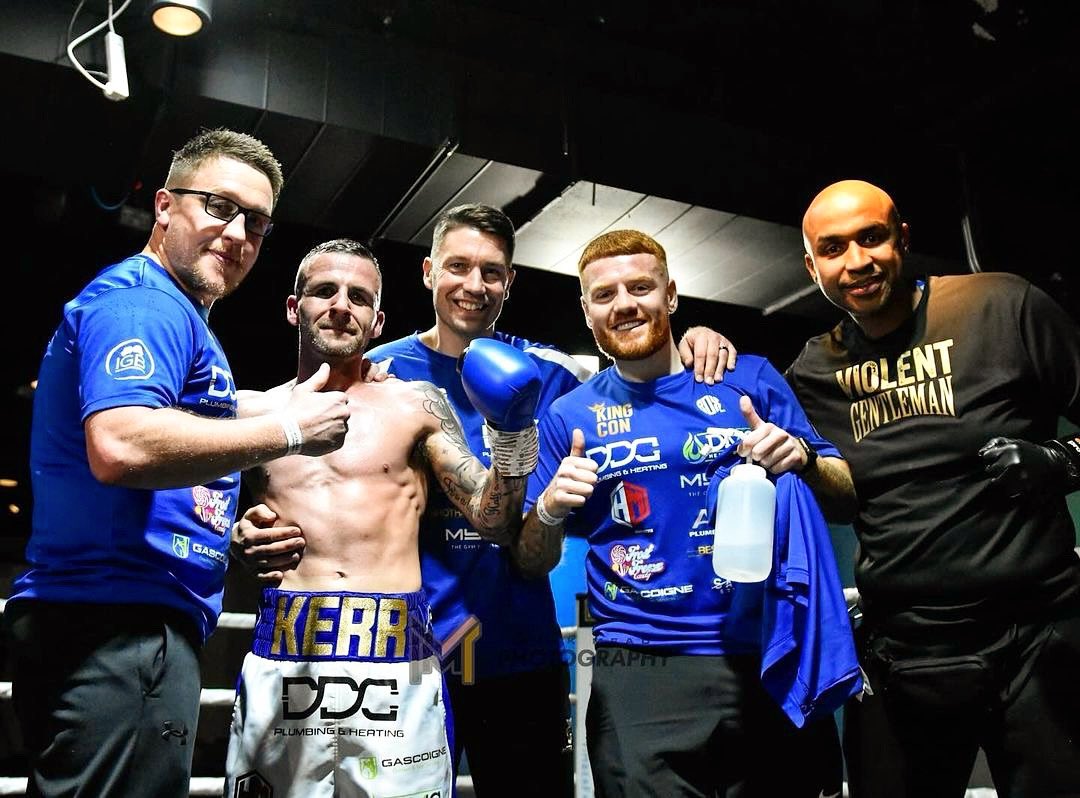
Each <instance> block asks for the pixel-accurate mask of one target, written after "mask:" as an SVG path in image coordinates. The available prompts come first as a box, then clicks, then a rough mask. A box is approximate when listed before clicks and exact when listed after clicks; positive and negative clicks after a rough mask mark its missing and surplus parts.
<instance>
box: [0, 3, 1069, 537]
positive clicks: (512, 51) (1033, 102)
mask: <svg viewBox="0 0 1080 798" xmlns="http://www.w3.org/2000/svg"><path fill="white" fill-rule="evenodd" d="M119 4H120V3H119V0H117V5H119ZM76 5H78V4H77V3H76V2H75V0H5V2H4V3H3V4H2V5H0V76H2V78H3V83H2V86H3V87H2V88H0V98H2V100H3V102H2V105H0V108H2V109H3V112H4V115H5V117H6V118H5V119H4V120H3V122H2V124H3V129H4V142H5V146H4V147H3V148H0V178H3V179H4V181H5V189H6V190H5V191H4V192H0V196H3V200H2V202H3V212H4V216H3V218H4V219H5V220H6V225H5V240H6V242H7V244H8V252H9V257H10V261H9V265H10V271H9V274H10V276H11V277H12V278H14V279H12V281H11V283H10V284H11V286H12V287H13V289H14V291H13V292H12V294H13V295H12V296H11V297H10V298H9V312H8V314H6V316H7V321H6V322H5V323H6V325H7V327H6V329H5V330H4V333H3V334H4V340H5V341H7V342H8V344H7V347H8V348H9V354H10V357H9V364H10V368H9V372H8V377H7V379H6V380H5V382H4V383H3V385H0V389H2V391H3V399H2V404H0V410H2V411H3V412H5V413H6V415H7V418H8V419H9V429H8V430H7V431H5V433H3V436H0V446H2V448H3V454H0V468H3V469H6V470H5V473H4V474H0V477H2V476H5V475H6V474H7V473H9V472H10V473H12V474H14V475H16V476H18V478H19V479H20V481H21V482H22V483H23V486H21V487H20V488H18V489H15V490H13V491H11V493H10V496H11V497H12V498H11V500H10V503H18V504H20V505H21V506H22V507H23V512H22V513H20V514H19V515H18V516H16V515H12V514H10V513H6V514H5V512H4V506H6V505H7V504H8V503H9V502H8V501H4V502H3V503H2V504H0V518H4V519H6V520H5V521H4V523H5V524H7V526H4V527H0V538H3V537H5V535H6V536H8V537H11V536H19V535H22V534H25V528H26V525H27V517H26V512H25V511H26V509H28V494H27V493H25V492H24V490H23V489H24V487H25V457H26V453H25V449H26V440H25V439H26V429H27V424H28V419H29V402H28V400H27V399H26V397H25V396H24V395H22V393H20V391H21V389H20V386H22V385H24V384H25V383H26V382H27V381H28V380H29V379H31V378H32V377H33V375H34V372H35V371H36V367H37V363H38V360H39V359H40V355H41V351H42V349H43V347H44V344H45V342H46V341H47V339H48V336H49V334H50V333H51V330H52V328H53V327H54V326H55V324H56V321H57V320H58V318H59V313H60V307H61V305H62V303H63V302H64V301H65V300H66V299H68V298H70V296H71V295H73V294H74V292H75V291H77V290H78V288H79V287H80V285H81V284H82V283H83V282H85V281H86V279H88V278H89V277H90V276H91V275H92V273H93V272H94V271H95V270H96V269H97V268H100V266H102V265H104V264H105V263H107V262H109V261H110V260H111V259H116V258H119V257H122V256H123V255H125V254H127V253H128V252H130V251H132V250H133V249H137V248H139V247H141V245H142V243H143V242H144V240H145V235H146V230H147V226H148V217H146V216H145V211H146V209H148V208H149V207H150V205H151V200H152V196H153V192H154V190H155V189H156V188H157V186H158V185H159V184H160V182H161V180H162V179H163V177H164V173H165V171H166V168H167V164H168V160H169V157H170V153H171V149H172V148H174V147H176V146H177V145H178V144H180V143H181V142H182V141H184V140H185V139H186V138H188V137H189V136H190V135H192V134H193V133H194V132H195V131H197V130H198V129H199V128H200V127H208V126H218V125H226V126H231V127H235V128H237V129H243V130H247V131H250V132H253V133H255V134H256V135H258V136H259V137H260V138H262V139H263V140H264V141H266V142H267V144H269V145H270V146H271V148H272V149H273V150H274V151H275V152H276V154H277V155H278V157H279V159H280V160H281V161H282V163H283V164H284V166H285V170H286V188H285V192H284V194H283V195H282V200H281V203H280V205H279V208H278V210H277V212H276V214H275V216H276V218H277V219H278V221H279V227H278V230H279V231H280V232H277V231H275V234H274V237H273V238H272V239H271V242H270V243H269V244H268V245H267V247H266V249H265V250H264V254H263V256H262V259H261V260H260V264H259V268H258V269H257V270H256V272H255V273H254V274H253V276H252V278H250V279H249V281H248V285H245V287H244V288H243V289H241V291H240V292H238V294H237V296H236V297H235V298H232V299H230V300H228V302H227V303H223V305H222V309H221V310H220V311H216V312H215V319H214V321H215V325H216V326H217V327H218V329H219V331H220V334H221V337H222V339H223V340H224V341H225V345H226V349H227V350H228V351H229V352H230V358H231V359H232V360H233V365H234V369H235V371H236V372H237V375H238V381H239V382H240V383H241V384H245V382H246V383H247V384H255V385H266V384H269V383H270V382H272V381H274V380H278V379H284V378H286V377H287V376H288V374H289V369H290V366H291V365H292V361H291V355H290V356H286V357H281V356H280V353H281V352H282V351H283V350H282V347H284V351H285V352H289V351H290V350H291V346H292V345H293V344H292V342H291V338H290V332H289V331H288V330H287V329H286V328H284V326H283V325H282V324H280V323H279V322H278V321H277V319H276V316H277V314H278V311H277V308H279V307H281V304H282V302H283V299H284V296H285V295H286V294H287V293H288V286H289V283H290V281H291V270H292V268H293V265H294V264H295V263H296V261H297V260H298V258H299V256H300V255H301V254H302V253H303V252H304V251H305V250H306V249H307V248H308V247H310V246H311V244H313V243H315V242H316V241H318V240H321V239H324V238H328V237H332V236H338V235H349V236H352V237H356V238H362V239H368V238H371V239H374V241H375V245H376V251H377V252H378V253H379V255H380V258H381V259H382V260H383V263H384V267H387V266H388V267H389V268H388V277H387V291H388V302H389V305H388V307H387V310H388V315H389V317H390V319H391V323H390V324H389V325H388V334H393V335H397V334H402V333H405V332H409V331H411V330H412V329H414V328H417V327H423V326H426V325H427V323H428V321H429V316H430V311H429V310H427V309H426V308H427V307H428V306H427V305H426V302H427V301H428V300H426V299H425V297H424V295H423V292H422V289H421V287H420V286H419V280H418V279H417V275H416V270H417V268H418V263H419V258H421V257H422V255H423V251H422V245H423V243H424V241H425V236H426V235H428V230H429V223H430V220H431V218H432V216H433V215H434V214H435V213H437V212H438V211H439V210H440V209H441V208H442V207H444V206H445V205H446V204H447V203H448V202H450V201H453V200H454V198H456V197H460V196H463V192H465V193H467V191H468V189H469V186H470V185H475V184H476V181H477V179H478V175H479V174H480V172H481V170H482V167H483V166H484V165H488V164H495V165H497V166H500V167H501V168H502V171H501V172H497V174H501V175H509V176H510V177H506V178H502V179H500V180H494V179H489V180H488V181H487V182H486V183H484V184H483V185H484V189H483V190H484V191H485V192H487V194H485V198H487V199H488V201H489V202H492V203H493V204H499V205H502V206H503V207H504V208H505V209H506V210H507V212H508V213H509V214H510V215H511V217H512V218H513V219H514V221H515V223H516V224H518V225H519V226H524V225H527V223H529V222H530V221H531V220H533V219H534V218H536V217H537V215H538V214H539V213H540V212H541V211H542V210H543V209H544V208H545V207H548V206H549V205H550V204H551V203H552V202H553V201H554V200H556V199H557V198H559V197H560V196H561V195H562V194H563V193H564V192H566V190H567V189H568V187H570V186H572V185H574V184H575V183H578V182H580V181H594V182H596V183H598V184H601V185H606V186H613V187H617V188H619V189H625V190H628V191H633V192H640V193H641V194H643V195H649V196H654V197H660V198H667V199H670V200H677V201H679V202H683V203H688V204H691V205H694V206H701V207H703V208H708V209H716V210H719V211H724V212H726V213H729V214H738V215H742V216H746V217H752V218H753V219H757V220H763V221H765V222H770V223H776V224H778V225H786V226H795V225H797V224H798V221H799V219H800V217H801V213H802V209H803V207H804V206H805V204H806V202H807V200H808V199H809V198H810V197H811V196H812V195H813V194H814V193H815V192H816V191H817V190H818V189H820V188H821V187H822V186H823V185H825V184H827V183H829V182H831V181H832V180H835V179H839V178H842V177H862V178H865V179H869V180H872V181H875V182H878V183H879V184H881V185H883V186H884V187H886V188H887V189H889V190H890V192H891V193H892V194H893V196H894V197H895V198H896V199H897V201H898V203H899V205H900V208H901V210H902V212H903V213H904V215H905V217H906V218H907V219H908V221H909V222H910V223H911V224H912V227H913V230H914V234H915V247H916V249H917V250H918V251H919V252H921V253H923V254H924V255H925V256H932V258H934V259H935V260H933V261H932V262H933V263H936V264H946V266H943V267H942V268H943V269H945V268H949V267H948V264H954V265H955V267H956V268H957V269H961V270H962V269H966V268H967V264H968V263H969V261H970V259H971V258H972V257H975V258H977V260H978V262H979V264H980V265H981V267H982V268H984V269H987V270H994V269H1002V270H1009V271H1016V272H1019V273H1022V274H1025V275H1027V276H1028V277H1030V278H1031V279H1033V280H1035V281H1037V282H1039V283H1040V284H1042V285H1044V286H1046V287H1048V288H1049V289H1050V290H1051V291H1052V292H1053V293H1054V294H1055V295H1056V296H1058V298H1059V299H1060V300H1061V301H1062V302H1063V303H1064V304H1066V305H1067V306H1068V307H1070V309H1071V310H1073V312H1074V313H1076V312H1077V309H1078V307H1080V303H1078V300H1077V296H1078V294H1080V289H1078V288H1077V278H1076V276H1075V275H1074V272H1075V268H1074V267H1073V263H1072V261H1073V260H1074V259H1075V254H1074V252H1073V251H1072V250H1071V249H1070V248H1069V247H1068V246H1067V245H1066V244H1065V241H1067V240H1068V239H1067V231H1068V230H1070V229H1073V228H1074V227H1075V225H1076V220H1077V218H1078V216H1080V214H1078V211H1080V200H1078V199H1077V192H1076V185H1077V178H1080V156H1078V155H1077V153H1076V141H1077V139H1078V133H1080V103H1078V102H1077V98H1078V97H1080V92H1078V89H1080V58H1078V57H1077V55H1076V41H1077V34H1078V32H1080V24H1078V22H1080V11H1078V9H1077V6H1078V5H1080V4H1077V3H1073V2H1067V1H1063V0H1027V1H1024V2H1019V1H1018V0H978V1H977V2H976V0H921V1H915V0H906V1H903V2H901V1H900V0H897V1H896V2H890V0H859V2H851V1H850V0H803V2H795V0H731V1H727V2H720V0H696V1H692V0H685V1H684V2H679V0H671V1H669V2H664V3H661V2H651V1H649V0H591V1H590V0H583V1H582V2H570V0H562V1H561V2H534V3H519V2H510V1H509V0H447V1H446V2H435V0H427V1H426V2H424V1H422V0H381V1H378V2H368V1H366V0H354V1H353V2H345V1H343V0H310V1H309V2H295V0H218V2H217V3H216V4H215V5H216V8H215V11H214V20H213V23H212V25H211V26H210V28H209V29H207V30H206V31H205V32H203V33H202V34H200V35H198V36H196V37H193V38H192V39H190V40H174V39H169V38H168V37H165V36H163V35H162V34H160V33H158V32H157V31H155V30H153V29H152V27H151V26H150V24H149V22H148V20H147V19H146V16H145V5H146V2H145V0H134V2H133V3H132V5H131V6H130V7H129V8H128V9H127V10H126V11H125V12H124V14H123V15H122V16H121V17H120V18H119V19H118V21H117V23H116V29H117V31H118V32H119V33H121V34H122V35H123V37H124V40H125V44H126V49H127V68H128V76H129V81H130V84H131V96H130V98H129V99H127V100H125V101H122V102H113V101H110V100H108V99H106V98H105V97H104V96H103V95H102V93H101V91H100V90H99V89H97V88H95V87H93V86H91V85H90V84H89V83H88V82H87V81H86V80H85V79H84V78H83V77H81V76H80V75H78V74H77V73H76V72H75V70H74V69H72V68H71V66H70V64H69V62H68V60H67V56H66V55H65V53H64V50H65V45H66V42H67V40H68V28H69V25H70V24H71V21H72V15H73V12H74V11H75V8H76ZM105 8H106V3H105V2H103V0H88V2H85V3H84V4H83V5H82V8H81V10H80V13H79V15H78V17H77V19H75V21H74V25H73V29H74V31H75V32H76V33H78V32H81V31H84V30H86V29H88V28H89V27H91V26H92V25H94V24H96V23H97V22H99V21H101V20H102V19H103V18H104V12H105ZM79 55H80V57H81V59H82V60H83V62H84V63H86V64H87V65H88V66H97V67H98V68H101V66H103V64H104V58H103V54H102V51H101V48H100V46H99V45H98V44H97V43H94V44H92V45H88V46H86V47H83V48H80V50H79ZM478 165H479V166H478ZM488 174H489V177H490V174H495V173H494V172H491V173H488ZM522 175H530V176H531V177H529V179H528V180H524V179H523V178H522ZM965 219H966V220H967V225H968V231H969V244H970V246H969V247H968V248H967V249H965V245H964V239H963V237H962V234H961V231H962V223H963V221H964V220H965ZM791 268H793V269H798V268H799V264H798V263H797V261H796V262H795V263H793V264H791ZM399 274H400V276H398V275H399ZM527 279H528V280H529V281H530V289H529V296H528V298H526V300H525V301H523V299H522V298H521V294H520V293H519V294H518V298H517V299H516V300H515V301H512V302H511V303H510V307H509V308H508V311H507V315H506V318H505V319H504V321H505V322H506V325H505V326H506V327H507V328H509V329H512V330H514V331H515V332H520V333H523V334H526V335H529V336H531V337H536V338H540V339H543V340H549V341H553V342H555V343H559V344H560V345H562V346H564V347H565V348H571V347H585V348H587V347H588V345H589V340H588V337H587V335H586V333H585V331H584V327H583V326H582V325H580V324H579V323H578V320H577V317H576V315H574V316H572V317H570V318H572V319H573V320H572V321H571V322H565V319H566V318H568V316H567V315H566V314H552V313H551V312H550V307H551V306H556V305H559V303H564V304H563V305H562V306H563V307H565V303H567V302H571V301H573V293H574V286H573V281H572V280H571V279H570V278H567V277H565V276H562V275H556V274H550V273H546V272H539V271H537V272H535V273H529V276H528V278H527ZM544 300H546V301H544ZM515 303H516V304H515ZM689 305H690V307H689V308H688V309H686V310H680V313H682V314H684V317H683V321H684V323H689V322H691V321H709V322H710V323H711V324H712V325H713V326H716V327H718V328H720V329H722V330H724V331H725V332H727V333H728V334H729V335H731V336H732V337H733V338H736V340H737V342H740V343H742V345H743V348H745V349H747V350H756V351H764V352H765V353H766V354H770V355H771V356H774V357H775V358H777V359H782V358H784V357H788V356H790V354H791V353H792V347H793V346H797V344H798V341H801V340H802V339H803V338H805V336H806V335H807V334H808V333H809V332H814V331H816V330H818V329H820V328H822V327H823V326H825V324H826V323H827V322H828V320H830V319H831V318H832V315H831V313H832V311H831V309H829V308H828V307H827V306H825V305H824V303H823V301H821V300H820V299H819V298H817V297H815V296H811V297H808V298H806V299H805V300H802V301H800V302H799V303H795V305H793V306H792V307H791V308H790V310H791V311H792V313H791V314H778V315H776V316H771V317H767V318H766V317H763V316H762V315H761V313H760V311H759V310H758V309H755V308H749V307H738V306H732V305H724V304H720V303H710V302H705V301H700V302H696V303H694V302H692V303H689ZM20 306H21V307H20ZM268 308H273V309H274V310H273V311H272V312H271V311H269V310H268ZM16 313H18V314H19V316H18V320H16ZM268 314H269V315H270V318H267V316H268ZM553 318H561V319H563V320H564V321H563V323H562V326H559V325H555V324H553V323H552V319H553ZM567 325H570V327H572V329H570V328H568V327H567ZM271 328H273V329H271ZM781 365H782V363H781ZM5 495H7V494H5Z"/></svg>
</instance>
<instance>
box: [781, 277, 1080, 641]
mask: <svg viewBox="0 0 1080 798" xmlns="http://www.w3.org/2000/svg"><path fill="white" fill-rule="evenodd" d="M786 376H787V378H788V380H789V381H790V383H791V385H792V387H793V388H794V390H795V393H796V394H797V395H798V397H799V401H800V402H801V403H802V405H803V407H804V408H805V410H806V413H807V415H808V416H809V417H810V419H811V421H812V422H813V423H814V425H815V426H816V427H817V428H818V429H819V430H820V431H821V433H822V434H823V435H824V437H826V438H828V439H829V440H831V441H833V442H834V443H835V444H836V446H837V447H838V448H839V449H840V451H841V452H842V453H843V455H844V457H845V459H846V460H847V461H848V463H849V464H850V466H851V470H852V474H853V476H854V479H855V489H856V493H857V494H858V497H859V515H858V518H857V519H856V521H855V524H854V527H855V532H856V535H857V537H858V541H859V549H858V553H857V555H856V563H855V576H856V584H857V585H858V587H859V591H860V593H861V594H862V596H863V598H864V600H865V601H866V602H867V610H868V611H869V610H874V611H875V612H878V613H879V614H884V615H886V616H888V615H897V616H911V617H912V618H913V619H915V620H916V622H918V623H935V622H937V621H939V620H940V621H942V622H945V623H948V622H951V621H952V620H955V619H959V618H962V617H969V616H970V615H971V614H972V613H973V612H976V613H977V612H978V608H980V607H984V608H986V609H987V611H991V612H997V611H998V609H999V608H1001V607H1009V606H1016V605H1019V604H1025V605H1030V603H1031V602H1035V603H1037V604H1043V605H1047V606H1052V605H1056V604H1060V603H1063V602H1066V601H1069V602H1070V603H1071V601H1072V600H1074V599H1076V598H1077V597H1078V595H1080V560H1078V558H1077V557H1076V555H1075V553H1074V552H1073V547H1074V545H1075V540H1076V538H1075V532H1074V530H1073V524H1072V520H1071V518H1070V516H1069V514H1068V510H1067V507H1066V504H1065V500H1064V498H1063V497H1057V496H1052V497H1046V496H1044V497H1040V498H1033V499H1011V498H1009V497H1008V496H1004V495H1001V493H1000V491H995V490H994V489H993V488H991V487H990V485H989V479H988V477H987V475H986V474H985V472H984V470H983V468H982V464H981V463H980V461H979V459H978V456H977V452H978V451H979V449H980V447H982V445H983V444H985V443H986V441H987V440H989V439H990V438H992V437H994V436H998V435H1001V436H1005V437H1010V438H1022V439H1025V440H1029V441H1035V442H1041V441H1045V440H1047V439H1049V438H1052V437H1054V434H1055V432H1056V429H1057V422H1058V417H1059V416H1061V415H1064V416H1066V417H1068V418H1069V419H1070V420H1072V421H1074V422H1075V421H1076V420H1077V419H1078V418H1080V328H1078V327H1077V325H1076V324H1075V323H1074V322H1073V321H1072V319H1071V318H1069V316H1068V315H1067V314H1066V313H1065V311H1063V310H1062V309H1061V308H1060V306H1058V305H1057V304H1056V303H1055V302H1054V301H1053V300H1052V299H1050V297H1049V296H1047V295H1046V294H1045V293H1043V292H1042V291H1040V290H1039V289H1038V288H1036V287H1034V286H1032V285H1030V284H1029V283H1028V282H1027V281H1025V280H1023V279H1022V278H1020V277H1017V276H1016V275H1012V274H1004V273H993V274H991V273H983V274H972V275H962V276H956V275H954V276H944V277H931V278H929V280H928V281H927V282H926V285H925V289H924V293H923V296H922V299H921V301H920V303H919V306H918V308H916V311H915V313H914V315H913V316H912V317H911V318H910V319H909V320H908V321H907V322H906V323H905V324H904V325H903V326H902V327H900V328H899V329H897V330H895V331H893V332H892V333H890V334H889V335H887V336H885V337H883V338H880V339H877V340H870V339H869V338H867V337H866V336H865V335H863V334H862V332H861V331H860V329H859V328H858V326H857V325H856V324H855V323H854V322H853V321H851V320H850V319H845V320H844V321H843V322H842V323H840V324H839V325H837V326H836V327H835V328H834V329H833V330H831V331H830V332H828V333H826V334H824V335H821V336H818V337H816V338H812V339H811V340H809V341H808V342H807V343H806V346H805V347H804V349H803V351H802V353H801V354H800V355H799V357H798V358H796V360H795V362H794V363H793V364H792V365H791V367H790V368H789V369H788V372H787V374H786Z"/></svg>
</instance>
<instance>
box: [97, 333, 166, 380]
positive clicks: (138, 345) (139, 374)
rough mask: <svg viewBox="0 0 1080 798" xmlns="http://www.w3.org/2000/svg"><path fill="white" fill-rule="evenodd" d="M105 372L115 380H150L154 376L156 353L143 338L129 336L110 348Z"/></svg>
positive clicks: (106, 357)
mask: <svg viewBox="0 0 1080 798" xmlns="http://www.w3.org/2000/svg"><path fill="white" fill-rule="evenodd" d="M105 373H106V374H108V375H109V376H110V377H112V378H113V379H114V380H148V379H150V378H151V377H152V376H154V355H153V353H152V352H151V351H150V349H149V347H147V345H146V344H144V343H143V342H142V340H140V339H138V338H129V339H127V340H126V341H121V342H120V343H118V344H117V345H116V346H114V347H113V348H112V349H110V350H109V354H108V355H106V356H105Z"/></svg>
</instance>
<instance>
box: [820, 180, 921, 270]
mask: <svg viewBox="0 0 1080 798" xmlns="http://www.w3.org/2000/svg"><path fill="white" fill-rule="evenodd" d="M866 215H871V216H878V217H879V218H884V219H888V220H889V224H890V227H892V229H893V232H894V233H895V234H897V235H899V233H900V214H899V213H898V212H897V210H896V204H895V203H894V202H893V201H892V197H890V196H889V195H888V194H886V193H885V192H884V191H883V190H882V189H880V188H878V187H877V186H875V185H874V184H873V183H867V182H866V181H865V180H841V181H840V182H838V183H833V184H832V185H831V186H826V187H825V188H824V189H822V190H821V192H819V193H818V195H817V196H816V197H814V199H813V201H812V202H811V203H810V207H808V208H807V209H806V213H805V214H803V221H802V233H803V246H805V247H806V252H807V254H809V255H811V256H813V254H814V245H815V243H816V241H815V238H816V237H817V235H818V234H819V232H820V231H821V230H822V229H829V228H831V227H832V226H833V225H834V224H835V223H836V222H838V221H840V220H843V219H855V218H858V217H863V216H866Z"/></svg>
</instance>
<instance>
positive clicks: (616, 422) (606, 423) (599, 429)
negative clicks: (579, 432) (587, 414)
mask: <svg viewBox="0 0 1080 798" xmlns="http://www.w3.org/2000/svg"><path fill="white" fill-rule="evenodd" d="M589 410H591V411H592V412H593V413H595V414H596V434H597V436H599V437H601V438H606V437H607V436H609V435H623V434H625V433H627V432H629V431H630V417H631V416H633V415H634V406H633V405H632V404H630V403H629V402H624V403H623V404H621V405H614V406H612V407H608V406H607V405H606V404H604V403H603V402H597V403H596V404H594V405H589Z"/></svg>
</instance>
